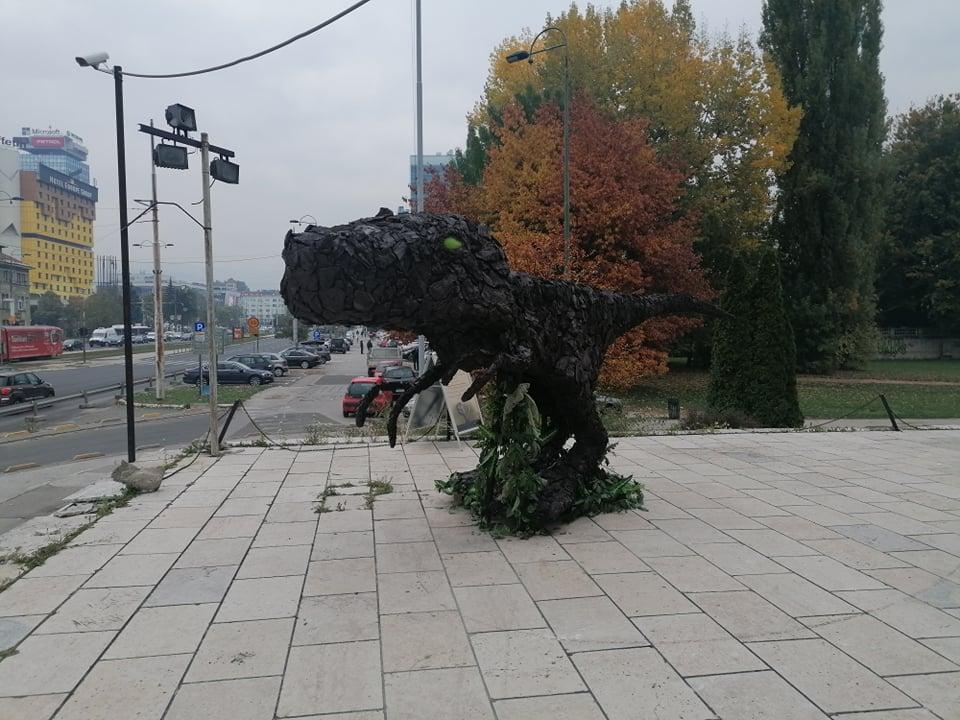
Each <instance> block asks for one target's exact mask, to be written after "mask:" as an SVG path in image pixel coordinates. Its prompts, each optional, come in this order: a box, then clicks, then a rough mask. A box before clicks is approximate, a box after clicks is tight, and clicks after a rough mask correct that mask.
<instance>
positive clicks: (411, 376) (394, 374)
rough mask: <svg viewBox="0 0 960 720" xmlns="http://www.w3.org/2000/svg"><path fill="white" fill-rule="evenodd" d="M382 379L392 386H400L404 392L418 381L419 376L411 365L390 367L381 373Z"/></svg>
mask: <svg viewBox="0 0 960 720" xmlns="http://www.w3.org/2000/svg"><path fill="white" fill-rule="evenodd" d="M388 362H391V361H388ZM380 377H382V378H383V381H384V382H386V383H389V384H390V385H391V386H400V387H402V388H403V389H404V390H406V389H407V388H408V387H410V386H411V385H413V383H414V382H416V380H417V374H416V373H415V372H414V371H413V368H412V367H410V366H409V365H389V366H387V367H386V368H384V369H383V370H382V371H380Z"/></svg>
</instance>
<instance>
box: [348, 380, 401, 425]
mask: <svg viewBox="0 0 960 720" xmlns="http://www.w3.org/2000/svg"><path fill="white" fill-rule="evenodd" d="M382 384H383V378H382V377H379V376H377V377H355V378H354V379H353V380H351V381H350V385H348V386H347V391H346V392H345V393H344V394H343V416H344V417H350V416H351V415H354V414H356V412H357V408H358V407H359V406H360V401H361V400H363V396H364V395H366V394H367V393H368V392H370V388H371V387H373V386H374V385H382ZM391 402H393V393H392V392H390V391H389V390H384V391H382V392H381V393H380V394H379V395H377V396H376V397H375V398H374V399H373V402H372V403H370V407H369V408H367V415H379V414H380V413H381V412H383V410H384V409H385V408H386V407H387V406H388V405H390V403H391Z"/></svg>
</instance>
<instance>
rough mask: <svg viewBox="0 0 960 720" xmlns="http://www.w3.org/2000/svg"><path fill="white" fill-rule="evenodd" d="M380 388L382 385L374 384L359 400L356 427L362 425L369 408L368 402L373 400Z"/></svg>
mask: <svg viewBox="0 0 960 720" xmlns="http://www.w3.org/2000/svg"><path fill="white" fill-rule="evenodd" d="M382 389H383V386H382V385H374V386H373V387H372V388H370V389H369V390H367V393H366V395H364V396H363V400H361V401H360V404H359V405H358V406H357V427H363V423H364V422H366V420H367V410H368V409H369V408H370V404H371V403H372V402H373V401H374V399H375V398H376V397H377V395H379V394H380V391H381V390H382Z"/></svg>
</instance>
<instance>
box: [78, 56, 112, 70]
mask: <svg viewBox="0 0 960 720" xmlns="http://www.w3.org/2000/svg"><path fill="white" fill-rule="evenodd" d="M109 59H110V56H109V55H108V54H107V53H105V52H98V53H91V54H90V55H80V56H79V57H77V59H76V60H77V65H79V66H80V67H97V66H99V65H103V64H104V63H105V62H106V61H107V60H109Z"/></svg>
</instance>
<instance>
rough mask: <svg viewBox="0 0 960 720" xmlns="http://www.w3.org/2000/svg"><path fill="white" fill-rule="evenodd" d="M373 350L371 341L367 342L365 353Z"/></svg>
mask: <svg viewBox="0 0 960 720" xmlns="http://www.w3.org/2000/svg"><path fill="white" fill-rule="evenodd" d="M372 349H373V340H367V352H370V351H371V350H372Z"/></svg>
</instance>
